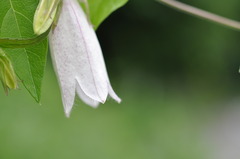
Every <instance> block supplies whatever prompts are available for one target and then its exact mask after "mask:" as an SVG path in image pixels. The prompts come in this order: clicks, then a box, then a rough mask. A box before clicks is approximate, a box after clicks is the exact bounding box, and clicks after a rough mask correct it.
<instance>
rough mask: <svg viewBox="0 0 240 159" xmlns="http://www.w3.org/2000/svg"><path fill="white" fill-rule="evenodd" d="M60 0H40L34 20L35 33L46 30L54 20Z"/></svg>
mask: <svg viewBox="0 0 240 159" xmlns="http://www.w3.org/2000/svg"><path fill="white" fill-rule="evenodd" d="M58 3H59V0H40V2H39V4H38V7H37V10H36V12H35V15H34V20H33V30H34V33H35V34H37V35H40V34H42V33H44V32H46V31H47V30H48V29H49V27H50V26H51V25H52V23H53V21H54V17H55V15H56V12H57V5H58Z"/></svg>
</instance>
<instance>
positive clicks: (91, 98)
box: [50, 0, 121, 116]
mask: <svg viewBox="0 0 240 159" xmlns="http://www.w3.org/2000/svg"><path fill="white" fill-rule="evenodd" d="M62 3H63V4H62V8H61V13H60V15H59V19H58V22H57V25H56V27H55V28H54V30H53V31H52V32H51V33H50V47H51V56H52V60H53V63H54V68H55V72H56V74H57V76H58V80H59V84H60V87H61V94H62V101H63V105H64V109H65V113H66V115H67V116H69V115H70V112H71V109H72V107H73V104H74V99H75V93H76V92H77V94H78V96H79V97H80V98H81V99H82V100H83V101H84V102H85V103H86V104H88V105H90V106H92V107H97V106H98V104H99V103H104V102H105V101H106V99H107V97H108V95H110V96H111V97H112V98H113V99H114V100H116V101H117V102H121V99H120V98H119V97H118V96H117V95H116V94H115V92H114V91H113V89H112V86H111V84H110V82H109V78H108V75H107V70H106V67H105V63H104V59H103V55H102V50H101V47H100V45H99V42H98V39H97V37H96V34H95V31H94V30H93V27H92V26H91V24H89V21H88V20H87V17H86V15H85V13H84V12H83V10H82V8H81V6H80V5H79V3H78V1H77V0H63V1H62Z"/></svg>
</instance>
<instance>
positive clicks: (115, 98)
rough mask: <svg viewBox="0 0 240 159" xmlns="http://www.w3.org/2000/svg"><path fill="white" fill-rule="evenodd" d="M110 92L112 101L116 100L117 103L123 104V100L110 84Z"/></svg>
mask: <svg viewBox="0 0 240 159" xmlns="http://www.w3.org/2000/svg"><path fill="white" fill-rule="evenodd" d="M108 91H109V95H110V97H112V99H114V100H115V101H117V102H118V103H121V101H122V100H121V98H119V97H118V95H117V94H116V93H115V92H114V90H113V88H112V86H111V84H110V83H109V84H108Z"/></svg>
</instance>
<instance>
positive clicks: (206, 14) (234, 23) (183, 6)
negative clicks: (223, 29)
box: [157, 0, 240, 31]
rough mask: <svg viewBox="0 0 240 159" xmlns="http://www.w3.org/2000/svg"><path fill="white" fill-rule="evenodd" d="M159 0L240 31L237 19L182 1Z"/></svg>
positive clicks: (239, 23)
mask: <svg viewBox="0 0 240 159" xmlns="http://www.w3.org/2000/svg"><path fill="white" fill-rule="evenodd" d="M157 1H158V2H160V3H162V4H165V5H167V6H169V7H172V8H174V9H177V10H179V11H182V12H185V13H188V14H190V15H193V16H196V17H199V18H203V19H206V20H209V21H212V22H216V23H218V24H221V25H224V26H227V27H230V28H232V29H235V30H238V31H240V22H238V21H235V20H231V19H228V18H225V17H222V16H219V15H216V14H213V13H210V12H207V11H204V10H201V9H198V8H195V7H192V6H190V5H187V4H184V3H181V2H177V1H175V0H157Z"/></svg>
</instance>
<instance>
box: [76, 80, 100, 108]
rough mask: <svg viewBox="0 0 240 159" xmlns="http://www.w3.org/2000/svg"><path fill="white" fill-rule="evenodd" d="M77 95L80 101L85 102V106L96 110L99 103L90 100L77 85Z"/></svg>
mask: <svg viewBox="0 0 240 159" xmlns="http://www.w3.org/2000/svg"><path fill="white" fill-rule="evenodd" d="M77 93H78V96H79V97H80V99H81V100H82V101H83V102H85V103H86V104H87V105H89V106H91V107H93V108H97V107H98V105H99V102H97V101H95V100H93V99H91V98H90V97H88V96H87V95H86V94H85V93H84V92H83V90H82V89H81V87H80V86H79V85H78V84H77Z"/></svg>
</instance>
